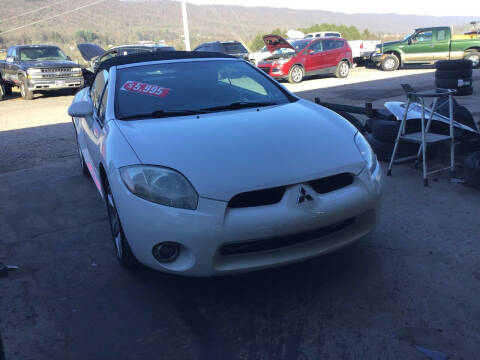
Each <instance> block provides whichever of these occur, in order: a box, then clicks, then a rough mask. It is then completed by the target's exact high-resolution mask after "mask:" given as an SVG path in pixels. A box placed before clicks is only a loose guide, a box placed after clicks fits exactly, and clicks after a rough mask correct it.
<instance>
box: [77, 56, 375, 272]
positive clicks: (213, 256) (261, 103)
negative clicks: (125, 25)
mask: <svg viewBox="0 0 480 360" xmlns="http://www.w3.org/2000/svg"><path fill="white" fill-rule="evenodd" d="M68 114H69V115H70V116H71V117H72V121H73V125H74V127H75V135H76V140H77V145H78V154H79V158H80V165H81V169H82V171H83V174H84V175H85V176H89V177H91V178H92V179H93V182H94V183H95V186H96V188H97V189H98V192H99V193H100V195H101V197H102V198H103V200H104V202H105V204H106V211H107V214H108V218H109V223H110V229H111V233H112V238H113V246H114V250H115V254H116V256H117V258H118V260H119V261H120V263H121V264H122V265H123V266H124V267H126V268H133V267H136V266H139V265H140V264H143V265H146V266H148V267H151V268H153V269H157V270H161V271H166V272H170V273H175V274H182V275H189V276H212V275H221V274H228V273H236V272H246V271H252V270H259V269H264V268H268V267H274V266H279V265H285V264H290V263H294V262H298V261H302V260H306V259H310V258H313V257H316V256H319V255H323V254H326V253H329V252H331V251H334V250H337V249H340V248H342V247H344V246H346V245H349V244H351V243H353V242H355V241H356V240H358V239H360V238H362V237H363V236H365V235H366V234H368V233H370V232H371V231H372V230H373V228H374V226H375V224H376V220H377V217H378V212H379V205H380V195H381V183H382V173H381V169H380V166H379V164H378V162H377V159H376V156H375V154H374V153H373V152H372V149H371V148H370V146H369V144H368V143H367V141H366V140H365V138H364V137H363V135H362V134H361V133H359V132H358V131H357V129H356V128H355V127H354V126H352V125H351V124H350V123H349V122H348V121H347V120H345V119H344V118H342V117H341V116H339V115H338V114H336V113H334V112H332V111H330V110H328V109H326V108H324V107H322V106H320V105H317V104H315V103H312V102H310V101H307V100H304V99H301V98H299V97H297V96H295V95H294V94H292V93H290V92H289V91H288V90H286V89H285V88H284V87H283V86H282V85H280V84H278V83H277V82H276V81H275V80H273V79H272V78H271V77H270V76H269V75H267V74H266V73H264V72H263V71H261V70H259V69H257V68H255V67H254V66H252V65H251V64H249V63H247V62H246V61H244V60H241V59H238V58H234V57H231V56H228V55H223V54H217V53H207V52H182V51H178V52H165V53H158V54H140V55H129V56H122V57H117V58H112V59H109V60H106V61H104V62H102V63H101V64H99V67H98V69H97V71H96V73H95V79H94V81H93V83H92V85H91V86H90V87H87V88H84V89H83V90H81V91H80V92H78V93H77V94H76V96H75V98H74V100H73V102H72V104H71V106H70V107H69V109H68Z"/></svg>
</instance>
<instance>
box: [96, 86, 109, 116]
mask: <svg viewBox="0 0 480 360" xmlns="http://www.w3.org/2000/svg"><path fill="white" fill-rule="evenodd" d="M107 85H108V82H107V83H106V84H105V90H104V91H103V95H102V99H101V101H100V109H99V110H98V120H100V122H101V123H102V124H103V122H104V121H105V112H106V111H107V100H108V86H107Z"/></svg>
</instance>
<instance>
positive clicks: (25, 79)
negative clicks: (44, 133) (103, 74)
mask: <svg viewBox="0 0 480 360" xmlns="http://www.w3.org/2000/svg"><path fill="white" fill-rule="evenodd" d="M0 83H1V84H2V85H1V88H2V96H3V95H11V94H12V88H13V87H19V88H20V94H21V95H22V97H23V98H24V99H25V100H32V99H33V96H34V93H35V92H44V91H51V90H59V89H72V90H74V91H76V90H77V89H78V88H81V87H83V77H82V69H81V68H80V65H78V64H76V63H74V62H73V61H71V59H70V58H69V57H68V56H67V55H65V53H64V52H63V51H62V50H61V49H60V48H59V47H57V46H51V45H17V46H11V47H9V48H8V51H7V58H6V60H1V61H0Z"/></svg>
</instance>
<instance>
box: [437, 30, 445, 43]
mask: <svg viewBox="0 0 480 360" xmlns="http://www.w3.org/2000/svg"><path fill="white" fill-rule="evenodd" d="M446 38H447V31H446V30H438V31H437V41H444V40H445V39H446Z"/></svg>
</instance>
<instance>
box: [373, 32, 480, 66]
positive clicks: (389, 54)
mask: <svg viewBox="0 0 480 360" xmlns="http://www.w3.org/2000/svg"><path fill="white" fill-rule="evenodd" d="M452 34H453V31H452V29H451V28H450V27H447V26H440V27H429V28H421V29H416V30H415V31H414V32H413V34H411V35H409V36H407V37H405V39H403V40H401V41H391V42H386V43H383V44H379V45H377V46H376V49H375V53H374V54H373V55H372V61H373V62H375V63H378V64H380V66H381V68H382V70H384V71H394V70H397V69H398V68H399V67H401V66H402V65H404V64H422V63H434V62H435V61H437V60H458V59H467V60H470V61H472V65H473V67H478V66H479V64H480V37H478V36H477V37H467V38H463V37H461V38H460V39H456V38H455V36H452Z"/></svg>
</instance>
